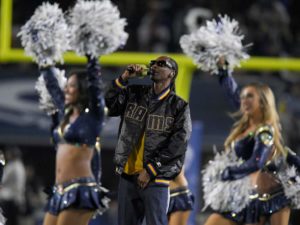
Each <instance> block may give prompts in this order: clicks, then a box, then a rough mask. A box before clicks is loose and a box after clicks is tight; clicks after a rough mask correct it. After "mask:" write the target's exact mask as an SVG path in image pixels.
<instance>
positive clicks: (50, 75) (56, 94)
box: [40, 66, 65, 118]
mask: <svg viewBox="0 0 300 225" xmlns="http://www.w3.org/2000/svg"><path fill="white" fill-rule="evenodd" d="M40 71H41V75H42V76H43V78H44V81H45V84H46V88H47V90H48V92H49V94H50V96H51V98H52V101H53V103H54V105H55V106H56V108H57V109H58V113H59V117H60V118H61V117H62V116H63V115H64V107H65V104H64V101H65V97H64V93H63V90H62V89H61V88H60V86H59V84H58V81H57V78H56V73H57V72H58V70H57V69H56V68H55V67H54V66H50V67H46V68H42V69H41V70H40Z"/></svg>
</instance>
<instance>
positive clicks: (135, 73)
mask: <svg viewBox="0 0 300 225" xmlns="http://www.w3.org/2000/svg"><path fill="white" fill-rule="evenodd" d="M148 70H149V69H148V68H147V66H146V65H142V64H130V65H128V66H127V68H126V70H125V71H124V73H123V74H122V79H123V80H128V79H129V78H133V77H139V78H144V77H145V76H147V75H148Z"/></svg>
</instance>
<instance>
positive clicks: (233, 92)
mask: <svg viewBox="0 0 300 225" xmlns="http://www.w3.org/2000/svg"><path fill="white" fill-rule="evenodd" d="M219 83H220V85H221V86H222V88H223V89H224V90H225V93H226V95H227V97H228V98H229V99H230V101H231V102H232V103H233V106H234V107H235V109H236V110H238V109H239V108H240V104H241V103H240V89H239V87H238V85H237V83H236V81H235V79H234V78H233V76H231V75H229V74H228V70H227V69H219Z"/></svg>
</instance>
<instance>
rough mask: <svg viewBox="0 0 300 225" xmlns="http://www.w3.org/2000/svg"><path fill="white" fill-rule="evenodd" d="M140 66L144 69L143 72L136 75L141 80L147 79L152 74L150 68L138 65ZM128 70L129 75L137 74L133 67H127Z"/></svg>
mask: <svg viewBox="0 0 300 225" xmlns="http://www.w3.org/2000/svg"><path fill="white" fill-rule="evenodd" d="M138 66H140V67H141V68H142V70H141V72H139V73H136V75H137V76H138V77H140V78H143V77H146V76H148V75H150V74H149V72H150V68H148V67H147V66H146V65H143V64H138ZM126 70H127V71H128V72H129V74H132V73H135V72H136V71H135V70H134V67H133V66H127V68H126Z"/></svg>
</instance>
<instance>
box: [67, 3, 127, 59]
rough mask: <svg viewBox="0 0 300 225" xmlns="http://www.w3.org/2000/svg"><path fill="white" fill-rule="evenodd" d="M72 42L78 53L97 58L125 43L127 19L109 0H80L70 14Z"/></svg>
mask: <svg viewBox="0 0 300 225" xmlns="http://www.w3.org/2000/svg"><path fill="white" fill-rule="evenodd" d="M69 22H70V25H71V30H72V32H71V34H72V35H71V45H72V48H73V50H75V51H76V52H77V54H79V55H91V56H92V57H95V58H97V57H99V56H100V55H104V54H109V53H112V52H114V51H116V50H117V49H118V48H119V47H122V46H124V45H125V43H126V41H127V38H128V34H127V33H126V32H125V31H124V27H125V25H126V20H125V19H122V18H120V12H119V10H118V8H117V7H116V6H114V5H113V4H112V3H111V2H110V1H109V0H102V1H83V0H79V1H78V2H77V3H76V5H75V6H74V8H73V9H72V10H71V12H70V15H69Z"/></svg>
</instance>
